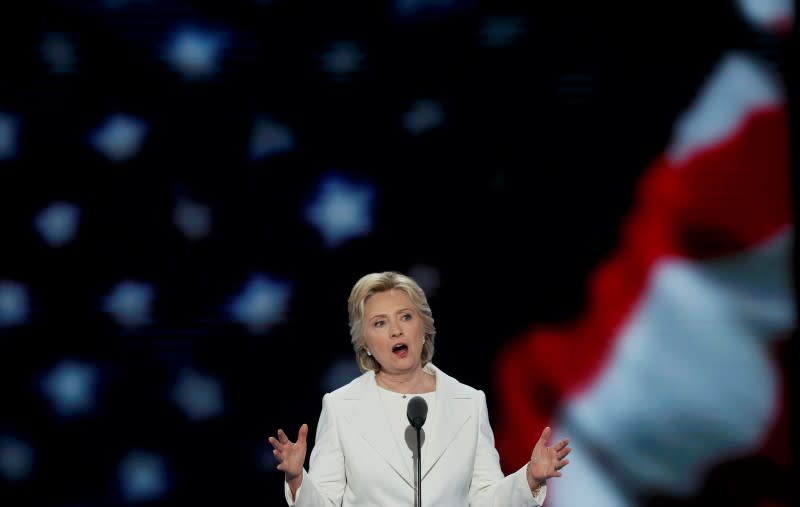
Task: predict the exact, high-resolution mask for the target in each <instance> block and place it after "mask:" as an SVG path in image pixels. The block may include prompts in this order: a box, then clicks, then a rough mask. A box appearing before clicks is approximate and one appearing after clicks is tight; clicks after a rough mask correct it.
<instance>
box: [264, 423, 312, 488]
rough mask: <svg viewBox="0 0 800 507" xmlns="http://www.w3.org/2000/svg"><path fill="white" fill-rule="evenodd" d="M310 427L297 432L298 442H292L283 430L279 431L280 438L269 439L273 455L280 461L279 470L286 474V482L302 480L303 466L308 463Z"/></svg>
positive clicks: (302, 427) (301, 428)
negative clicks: (307, 445) (307, 441)
mask: <svg viewBox="0 0 800 507" xmlns="http://www.w3.org/2000/svg"><path fill="white" fill-rule="evenodd" d="M307 436H308V425H307V424H303V425H302V426H300V431H298V432H297V442H292V441H291V440H289V437H287V436H286V433H284V432H283V430H281V429H279V430H278V438H275V437H269V443H270V444H272V447H274V449H273V450H272V454H274V455H275V458H276V459H277V460H278V467H277V468H278V470H280V471H282V472H283V473H284V474H286V482H289V483H292V482H295V481H298V485H299V481H301V480H302V476H303V465H304V464H305V462H306V437H307Z"/></svg>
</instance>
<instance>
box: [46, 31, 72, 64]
mask: <svg viewBox="0 0 800 507" xmlns="http://www.w3.org/2000/svg"><path fill="white" fill-rule="evenodd" d="M39 51H40V52H41V54H42V60H43V61H44V63H45V64H46V65H47V67H48V68H49V70H50V73H51V74H71V73H72V72H75V64H76V63H77V61H78V57H77V56H76V55H75V44H74V43H73V42H72V39H70V37H68V36H67V35H66V34H63V33H56V32H51V33H46V34H44V38H43V39H42V43H41V44H40V46H39Z"/></svg>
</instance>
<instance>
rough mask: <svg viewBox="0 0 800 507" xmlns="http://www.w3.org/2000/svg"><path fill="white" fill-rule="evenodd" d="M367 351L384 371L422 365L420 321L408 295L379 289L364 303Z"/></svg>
mask: <svg viewBox="0 0 800 507" xmlns="http://www.w3.org/2000/svg"><path fill="white" fill-rule="evenodd" d="M364 310H365V311H364V337H365V338H366V342H367V343H366V344H367V350H369V351H370V352H371V353H372V357H374V358H375V360H376V361H378V363H379V364H380V365H381V371H384V372H386V373H402V372H408V371H413V370H414V369H415V368H421V367H422V339H423V336H424V331H423V329H422V320H421V319H420V317H419V314H418V313H417V310H416V309H415V307H414V304H413V303H412V302H411V299H409V297H408V296H406V294H405V293H404V292H402V291H399V290H388V291H385V292H378V293H377V294H373V295H372V296H371V297H370V298H369V299H367V302H366V304H365V305H364Z"/></svg>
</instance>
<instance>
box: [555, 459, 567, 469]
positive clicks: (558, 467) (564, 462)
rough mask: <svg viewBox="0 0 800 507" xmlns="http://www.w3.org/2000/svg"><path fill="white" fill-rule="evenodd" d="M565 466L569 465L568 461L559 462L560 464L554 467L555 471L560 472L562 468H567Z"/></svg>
mask: <svg viewBox="0 0 800 507" xmlns="http://www.w3.org/2000/svg"><path fill="white" fill-rule="evenodd" d="M567 465H569V460H568V459H565V460H562V461H561V462H560V463H559V464H558V465H557V466H556V470H561V469H562V468H564V467H565V466H567Z"/></svg>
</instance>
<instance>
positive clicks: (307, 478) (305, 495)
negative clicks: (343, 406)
mask: <svg viewBox="0 0 800 507" xmlns="http://www.w3.org/2000/svg"><path fill="white" fill-rule="evenodd" d="M345 484H346V478H345V471H344V454H343V453H342V447H341V444H340V441H339V432H338V429H337V427H336V417H335V416H334V413H333V406H332V403H331V400H330V395H328V394H326V395H325V396H323V397H322V412H321V413H320V416H319V423H318V424H317V435H316V437H315V441H314V449H313V450H312V451H311V460H310V462H309V471H308V472H306V470H305V469H304V470H303V482H302V484H301V485H300V488H298V490H297V493H296V495H295V498H294V500H292V492H291V490H290V489H289V485H288V484H287V483H286V482H285V481H284V493H285V495H286V502H287V503H288V504H289V505H290V506H296V507H338V506H340V505H342V497H343V495H344V488H345Z"/></svg>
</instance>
